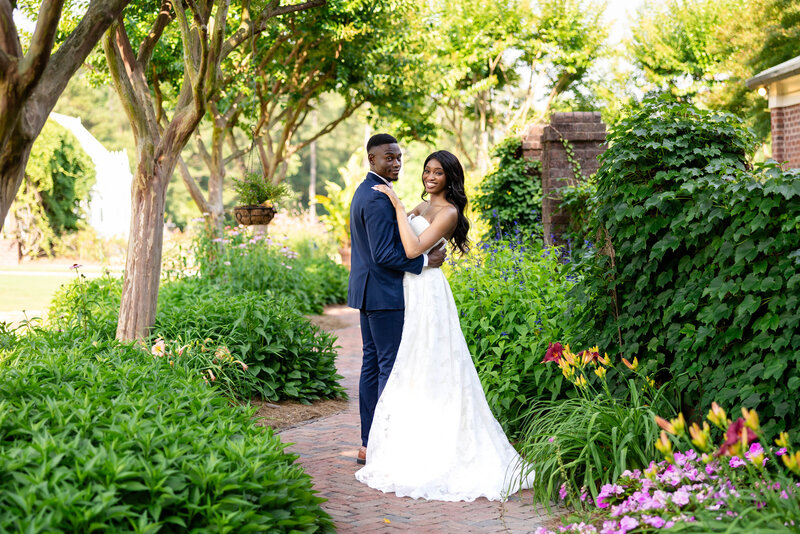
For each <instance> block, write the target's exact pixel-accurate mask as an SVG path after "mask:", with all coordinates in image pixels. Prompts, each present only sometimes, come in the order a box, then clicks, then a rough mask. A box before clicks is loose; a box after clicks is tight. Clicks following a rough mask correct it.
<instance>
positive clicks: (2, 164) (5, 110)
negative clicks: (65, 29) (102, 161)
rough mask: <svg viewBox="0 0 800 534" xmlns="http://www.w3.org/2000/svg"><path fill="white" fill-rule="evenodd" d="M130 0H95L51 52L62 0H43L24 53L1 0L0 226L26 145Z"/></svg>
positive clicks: (23, 161) (16, 187)
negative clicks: (27, 47)
mask: <svg viewBox="0 0 800 534" xmlns="http://www.w3.org/2000/svg"><path fill="white" fill-rule="evenodd" d="M129 1H130V0H94V1H92V2H90V3H89V7H88V9H87V10H86V14H85V15H84V16H83V18H82V19H81V21H80V22H79V23H78V26H77V27H76V28H75V30H73V32H72V33H71V34H70V35H69V36H68V37H67V39H66V40H65V41H64V42H63V43H62V44H61V45H60V46H59V48H58V50H57V51H56V52H55V53H54V54H52V55H51V52H52V49H53V45H54V43H55V35H56V29H57V27H58V22H59V20H60V18H61V9H62V6H63V0H52V1H51V0H45V1H44V2H43V3H42V7H41V9H40V12H39V13H40V16H39V18H38V20H37V22H36V29H35V30H34V34H33V37H32V40H31V45H30V47H29V49H28V52H27V53H26V54H24V55H23V53H22V46H21V45H20V40H19V35H18V33H17V29H16V26H15V25H14V21H13V18H12V8H11V3H10V2H9V1H8V0H0V230H1V229H2V228H3V223H4V221H5V218H6V214H7V213H8V210H9V208H10V207H11V204H12V203H13V202H14V197H16V195H17V191H18V190H19V187H20V185H21V184H22V179H23V177H24V175H25V166H26V164H27V162H28V158H29V156H30V151H31V147H32V146H33V142H34V141H35V140H36V137H37V136H38V135H39V133H40V132H41V131H42V128H43V127H44V124H45V122H46V121H47V117H48V116H49V115H50V112H51V111H52V110H53V108H54V107H55V105H56V102H57V101H58V97H59V96H61V93H62V92H63V91H64V88H65V87H66V86H67V82H69V79H70V78H71V77H72V75H73V74H75V72H76V71H77V70H78V68H79V67H80V66H81V65H82V64H83V62H84V61H85V59H86V57H87V56H88V55H89V53H90V52H91V51H92V49H93V48H94V46H95V45H96V44H97V42H98V41H99V40H100V38H101V37H102V35H103V33H104V32H105V31H106V29H107V28H108V27H109V26H110V25H111V23H112V22H113V21H114V19H116V18H117V17H118V16H119V14H120V13H121V12H122V10H123V8H124V7H125V6H126V5H127V4H128V2H129Z"/></svg>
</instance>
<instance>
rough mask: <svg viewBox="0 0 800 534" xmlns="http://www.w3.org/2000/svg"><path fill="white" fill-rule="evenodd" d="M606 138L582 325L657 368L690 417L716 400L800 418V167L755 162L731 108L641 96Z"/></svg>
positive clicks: (792, 423) (793, 422)
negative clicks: (588, 312) (586, 322)
mask: <svg viewBox="0 0 800 534" xmlns="http://www.w3.org/2000/svg"><path fill="white" fill-rule="evenodd" d="M609 144H610V148H609V149H608V150H607V151H606V152H605V153H604V154H603V155H602V156H601V162H602V164H601V167H600V170H599V171H598V173H597V199H596V202H597V209H596V212H595V216H594V219H593V226H592V229H591V232H592V234H593V235H595V236H598V237H599V243H598V244H597V245H598V248H599V249H600V253H595V254H594V267H593V269H594V270H593V275H592V276H586V277H584V278H583V279H582V284H583V286H584V290H585V293H586V294H589V295H593V296H594V298H595V300H594V302H593V303H592V304H591V305H590V308H591V309H592V310H594V311H595V312H596V317H595V319H594V321H595V322H594V324H595V325H596V326H595V327H594V328H592V327H590V326H589V327H587V328H585V329H584V331H585V332H587V333H590V335H591V333H593V335H596V336H599V337H598V338H597V339H599V341H600V342H601V344H603V345H604V346H607V347H608V348H609V352H613V353H616V352H619V353H622V354H630V355H638V356H639V357H640V358H642V359H647V360H648V361H650V362H652V364H653V365H654V366H659V367H666V368H667V369H668V373H667V375H665V376H669V375H671V376H674V377H675V380H676V385H677V387H678V388H679V389H681V390H682V391H683V392H684V395H685V397H684V400H685V403H686V404H685V408H686V410H687V414H688V415H689V416H690V417H691V414H692V411H691V410H689V408H690V407H696V408H699V409H700V410H705V409H707V408H708V406H709V405H710V403H711V402H712V401H713V400H718V401H720V402H724V403H727V404H733V405H748V406H753V407H755V408H756V409H758V411H759V412H760V413H762V414H764V416H765V418H766V420H769V421H771V424H773V425H776V429H777V430H782V429H797V428H799V427H798V421H797V418H796V417H794V414H795V413H796V412H797V410H798V408H800V395H798V391H800V388H799V387H800V370H798V363H800V337H798V336H797V335H796V325H797V324H798V321H800V311H798V303H800V262H798V261H797V258H798V256H800V253H798V252H797V251H798V250H800V231H798V230H800V179H798V178H800V173H798V171H796V170H790V171H783V170H781V169H780V168H779V167H778V166H777V165H775V164H774V163H768V164H765V165H761V166H757V167H755V168H753V167H752V166H751V163H750V162H749V161H748V159H747V154H749V153H750V151H751V150H752V149H753V136H752V135H751V133H750V132H749V131H748V130H746V129H745V128H744V127H743V125H742V122H741V121H740V120H739V119H737V118H736V117H734V116H731V115H726V114H718V113H713V112H708V111H702V110H698V109H696V108H693V107H691V106H687V105H683V104H677V103H669V102H659V101H651V102H648V103H646V104H645V105H644V106H643V108H642V111H641V112H639V113H637V114H635V115H633V116H631V117H629V118H627V119H624V120H622V121H621V122H620V123H619V125H618V127H617V128H615V130H614V131H613V132H612V133H611V135H610V137H609Z"/></svg>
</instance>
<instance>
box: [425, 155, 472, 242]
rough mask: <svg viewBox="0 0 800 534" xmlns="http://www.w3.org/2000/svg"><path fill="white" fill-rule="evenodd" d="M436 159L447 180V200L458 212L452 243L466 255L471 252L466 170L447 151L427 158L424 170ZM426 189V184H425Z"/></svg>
mask: <svg viewBox="0 0 800 534" xmlns="http://www.w3.org/2000/svg"><path fill="white" fill-rule="evenodd" d="M432 159H435V160H436V161H438V162H439V163H441V165H442V169H444V175H445V178H447V188H446V189H445V198H446V199H447V201H448V202H450V204H452V205H454V206H455V207H456V209H457V210H458V222H457V223H456V229H455V231H454V232H453V237H451V238H450V242H451V243H453V246H454V247H455V248H457V249H458V250H459V252H461V254H466V253H467V251H468V250H469V238H468V237H467V232H469V220H467V217H466V216H465V215H464V210H466V209H467V202H468V201H467V194H466V193H465V192H464V168H463V167H462V166H461V162H460V161H458V158H457V157H455V156H454V155H453V154H451V153H450V152H448V151H447V150H438V151H436V152H434V153H433V154H431V155H430V156H428V157H427V158H425V163H423V165H422V168H423V169H424V168H425V166H426V165H427V164H428V162H429V161H430V160H432ZM423 187H424V183H423ZM426 195H427V192H425V191H424V189H423V192H422V200H425V196H426Z"/></svg>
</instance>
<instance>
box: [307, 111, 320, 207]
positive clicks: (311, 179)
mask: <svg viewBox="0 0 800 534" xmlns="http://www.w3.org/2000/svg"><path fill="white" fill-rule="evenodd" d="M317 115H318V112H317V110H316V109H315V110H314V111H312V112H311V127H312V128H313V129H314V130H316V129H317V128H318V127H319V117H318V116H317ZM308 156H309V157H308V220H309V221H311V222H312V223H316V222H317V200H316V199H317V141H316V140H315V141H312V142H311V144H309V145H308Z"/></svg>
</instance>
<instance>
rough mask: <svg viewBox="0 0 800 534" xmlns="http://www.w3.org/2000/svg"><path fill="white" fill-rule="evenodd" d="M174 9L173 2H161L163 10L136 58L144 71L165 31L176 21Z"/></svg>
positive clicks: (169, 0)
mask: <svg viewBox="0 0 800 534" xmlns="http://www.w3.org/2000/svg"><path fill="white" fill-rule="evenodd" d="M173 13H174V9H173V6H172V2H171V0H161V9H160V10H159V12H158V16H157V17H156V20H155V21H153V26H152V27H151V28H150V31H149V32H148V33H147V37H146V38H145V40H144V41H142V44H141V45H140V46H139V53H138V54H137V56H136V61H138V62H139V64H140V65H141V66H142V69H145V68H147V64H148V63H150V58H151V57H153V50H155V48H156V45H157V44H158V41H159V39H161V35H162V34H163V33H164V30H165V29H166V28H167V26H169V23H170V22H172V21H173V20H174V19H175V15H174V14H173Z"/></svg>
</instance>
